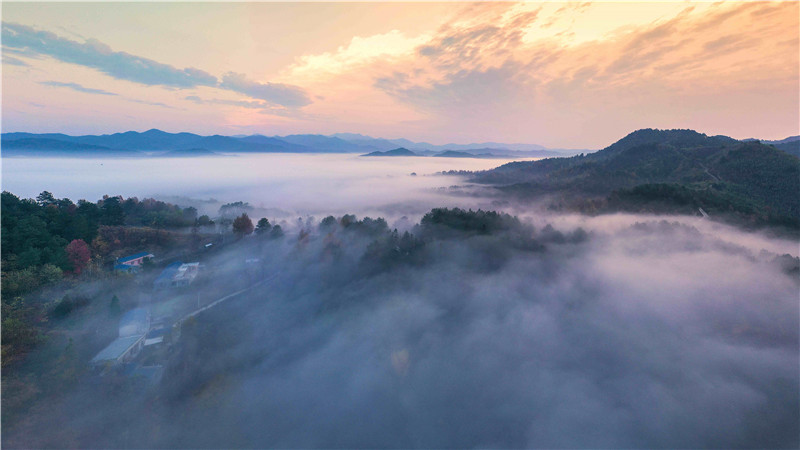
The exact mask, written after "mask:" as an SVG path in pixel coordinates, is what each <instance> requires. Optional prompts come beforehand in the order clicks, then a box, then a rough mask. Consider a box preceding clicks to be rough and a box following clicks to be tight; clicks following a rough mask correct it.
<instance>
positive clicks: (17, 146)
mask: <svg viewBox="0 0 800 450" xmlns="http://www.w3.org/2000/svg"><path fill="white" fill-rule="evenodd" d="M0 151H2V155H3V156H90V157H91V156H145V154H144V153H142V152H138V151H136V150H126V149H114V148H108V147H103V146H99V145H90V144H82V143H78V142H70V141H61V140H56V139H44V138H28V137H24V138H19V139H14V140H11V141H6V140H5V139H4V140H3V142H2V146H0Z"/></svg>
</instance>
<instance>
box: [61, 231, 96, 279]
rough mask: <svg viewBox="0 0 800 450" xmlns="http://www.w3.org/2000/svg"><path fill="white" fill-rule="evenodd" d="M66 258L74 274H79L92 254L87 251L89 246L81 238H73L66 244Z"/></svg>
mask: <svg viewBox="0 0 800 450" xmlns="http://www.w3.org/2000/svg"><path fill="white" fill-rule="evenodd" d="M66 250H67V258H68V259H69V262H70V263H72V271H73V272H74V273H75V274H80V273H81V271H82V270H83V269H84V267H86V264H88V263H89V260H90V259H91V257H92V255H91V253H90V252H89V246H88V245H86V242H84V240H83V239H74V240H73V241H72V242H70V243H69V244H67V249H66Z"/></svg>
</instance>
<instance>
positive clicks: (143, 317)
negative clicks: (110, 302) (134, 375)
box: [91, 308, 150, 366]
mask: <svg viewBox="0 0 800 450" xmlns="http://www.w3.org/2000/svg"><path fill="white" fill-rule="evenodd" d="M149 328H150V313H149V312H148V311H147V310H146V309H144V308H136V309H132V310H130V311H128V312H127V313H125V315H124V316H122V318H121V319H120V321H119V333H118V337H117V339H115V340H114V341H113V342H111V343H110V344H108V346H106V348H104V349H102V350H100V352H99V353H98V354H97V355H95V357H94V358H92V360H91V364H92V365H95V366H108V365H112V366H116V365H119V364H125V363H128V362H130V361H132V360H133V359H134V358H136V356H137V355H138V354H139V352H140V351H141V350H142V347H144V341H145V335H146V334H147V330H148V329H149Z"/></svg>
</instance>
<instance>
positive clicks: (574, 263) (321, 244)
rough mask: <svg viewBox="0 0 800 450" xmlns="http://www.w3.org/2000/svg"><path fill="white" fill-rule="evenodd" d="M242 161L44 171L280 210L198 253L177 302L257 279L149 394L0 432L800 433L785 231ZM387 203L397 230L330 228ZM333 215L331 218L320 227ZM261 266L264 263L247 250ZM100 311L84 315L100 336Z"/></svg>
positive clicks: (103, 386) (285, 437) (507, 437)
mask: <svg viewBox="0 0 800 450" xmlns="http://www.w3.org/2000/svg"><path fill="white" fill-rule="evenodd" d="M269 157H270V158H273V157H274V158H278V156H277V155H269ZM249 158H250V157H249V156H245V157H238V158H235V159H232V161H233V162H230V161H227V162H225V163H224V164H225V167H226V169H225V170H224V173H225V174H226V175H224V176H221V177H219V176H218V175H216V174H207V175H203V173H202V171H200V170H199V169H198V167H200V166H193V164H200V165H201V166H202V165H203V164H205V162H200V163H194V162H186V163H184V162H183V161H174V164H188V165H189V168H187V170H186V171H180V170H177V169H176V168H175V167H174V166H173V167H171V168H170V170H168V169H167V168H165V169H164V170H165V172H154V173H148V172H143V170H141V169H142V168H141V167H138V166H137V168H136V169H135V170H132V169H127V170H130V172H128V171H127V170H122V169H121V166H120V167H117V166H115V164H117V162H110V163H109V162H105V163H104V166H103V167H107V166H108V168H107V169H103V170H109V171H111V172H113V171H114V170H115V169H120V176H119V177H117V180H118V181H119V183H116V182H115V183H110V182H109V181H108V180H106V179H103V178H93V179H89V180H88V181H87V182H86V183H83V182H82V183H81V184H79V185H78V186H76V187H73V188H70V187H68V186H67V183H66V178H63V179H59V178H58V177H55V178H54V179H55V181H54V183H56V185H57V184H58V183H63V184H61V185H60V186H56V185H54V186H55V187H54V188H53V191H54V193H57V195H68V194H71V192H70V191H69V189H74V190H75V191H74V192H78V191H79V190H83V191H82V192H84V194H80V195H86V196H88V197H90V198H91V196H92V195H95V194H92V193H93V192H95V191H99V190H102V189H105V188H106V187H107V186H110V185H113V186H114V187H115V188H117V189H115V190H114V193H123V194H124V193H127V195H134V194H136V195H140V196H144V195H148V194H146V193H152V192H163V193H174V194H176V195H185V196H189V197H194V198H214V199H218V200H220V201H234V200H244V201H248V202H251V203H252V204H253V205H256V206H257V207H259V208H261V210H262V211H271V212H273V213H279V212H280V211H285V212H286V215H285V217H286V219H285V220H287V221H288V220H289V218H293V219H292V220H291V222H288V223H290V225H289V226H287V230H288V231H287V233H286V235H285V236H284V237H283V238H279V239H263V238H260V237H258V236H247V237H245V238H243V239H242V240H241V241H239V242H238V243H235V244H232V245H229V246H227V247H226V248H225V249H223V250H222V251H220V252H219V253H217V254H215V255H213V256H211V257H209V258H208V260H207V261H204V263H203V264H204V266H205V267H206V270H207V273H206V275H204V277H205V280H204V281H203V284H201V285H199V286H195V287H194V288H192V289H194V290H192V291H190V293H189V294H188V295H197V296H198V302H200V298H201V296H203V295H206V296H208V297H209V298H212V297H214V296H220V297H221V296H222V294H223V293H227V292H232V291H235V290H238V289H246V291H244V292H243V293H242V294H240V295H238V296H237V297H236V298H234V299H232V300H230V301H227V302H225V303H223V304H220V305H219V306H215V307H214V308H212V309H209V310H207V311H204V312H202V313H200V314H199V315H197V316H196V317H194V318H193V319H192V320H190V321H187V322H184V323H183V326H182V328H181V336H180V340H178V341H177V342H176V344H175V345H174V347H173V348H172V349H171V350H170V353H169V357H168V359H167V362H166V363H165V372H164V376H163V378H162V379H161V381H160V382H159V383H158V384H157V385H155V386H149V387H147V388H131V387H130V386H128V385H127V384H125V383H124V382H119V381H116V382H113V383H109V382H99V381H98V380H97V379H96V378H89V377H88V376H87V377H86V378H84V379H83V380H82V381H81V382H79V383H78V384H77V386H76V387H75V388H74V390H71V391H69V392H65V393H63V395H62V396H60V397H59V400H58V401H57V402H54V403H50V404H47V405H38V406H36V407H34V409H32V410H31V411H32V412H31V414H30V417H29V418H27V419H26V420H22V421H17V422H16V423H15V424H14V426H13V427H11V428H7V427H6V426H4V428H3V445H4V446H7V447H80V448H276V447H277V448H387V447H391V448H474V447H492V448H523V447H525V448H678V447H680V448H686V447H692V448H696V447H704V448H754V447H759V448H763V447H769V448H796V447H797V446H798V444H800V442H798V435H800V425H798V424H800V411H799V410H798V404H800V391H799V390H798V387H799V386H800V369H799V367H800V358H799V357H798V355H799V354H800V348H799V346H798V339H799V338H800V335H799V333H798V329H799V324H798V317H800V308H799V307H798V288H799V287H800V279H799V278H798V274H800V265H799V264H798V259H797V257H798V253H800V252H799V251H798V243H797V242H796V241H794V240H791V239H785V238H778V237H774V236H769V235H766V234H761V233H756V232H747V231H742V230H739V229H737V228H735V227H731V226H728V225H724V224H720V223H717V222H713V221H710V220H707V219H702V218H698V217H684V216H654V215H649V216H648V215H634V214H616V215H601V216H596V217H590V216H584V215H579V214H571V213H564V214H561V213H554V212H552V211H547V210H546V209H545V208H543V207H540V206H536V205H531V204H511V203H503V204H502V205H501V206H498V204H497V203H496V202H494V200H495V199H493V198H492V197H486V198H482V197H476V196H461V195H458V196H453V195H450V194H449V193H450V192H451V191H450V190H449V189H447V187H448V186H449V185H450V184H451V183H452V184H459V182H462V181H463V180H462V179H459V178H457V177H442V176H427V175H428V174H432V173H434V172H435V171H436V170H442V169H445V168H448V169H452V168H459V167H460V168H473V169H476V168H480V167H483V166H484V165H490V164H496V161H493V162H487V161H483V160H470V161H462V160H459V161H458V163H459V164H460V166H454V163H453V160H447V161H444V162H439V161H438V160H436V159H434V158H430V159H424V162H418V161H417V160H423V158H416V159H415V160H414V161H410V159H409V160H406V159H405V158H403V159H401V160H399V161H398V160H395V159H392V160H391V161H380V162H372V161H369V162H366V163H363V164H364V165H362V161H363V160H364V158H362V159H358V158H357V157H350V156H347V157H343V156H330V157H329V156H305V155H303V156H296V155H292V156H291V157H287V160H286V161H290V160H292V158H300V159H302V160H303V162H298V163H297V164H298V165H297V166H296V167H295V166H288V167H287V166H286V165H283V166H281V167H280V168H278V167H272V166H269V165H267V166H261V165H259V166H258V169H256V168H255V165H253V164H252V161H251V160H250V159H249ZM280 158H283V156H280ZM306 158H314V163H313V164H312V165H310V166H309V165H308V164H307V163H308V161H305V159H306ZM342 158H347V164H333V162H334V160H335V161H338V160H339V159H342ZM9 162H10V163H9ZM3 163H4V167H3V171H4V188H6V189H13V188H15V187H18V188H19V189H23V187H24V186H25V183H29V182H31V180H30V179H29V178H26V177H27V175H25V172H24V170H21V171H17V169H18V168H20V167H19V166H15V164H22V161H15V160H10V161H9V160H4V161H3ZM75 163H76V164H82V163H85V161H76V162H75ZM26 164H27V163H26ZM119 164H123V163H121V162H120V163H119ZM124 164H144V163H142V162H139V161H136V162H125V163H124ZM170 164H172V163H170ZM329 164H330V165H329ZM56 167H57V164H56V163H55V162H47V164H46V165H45V167H44V168H43V169H42V174H47V173H48V171H50V170H56ZM377 167H380V168H381V169H382V170H383V172H381V171H376V168H377ZM301 168H302V169H303V170H302V171H300V169H301ZM190 169H191V170H190ZM68 170H73V169H72V168H70V169H68ZM96 170H98V169H97V168H96V167H95V168H93V169H91V171H92V172H94V173H95V175H93V176H100V175H97V172H95V171H96ZM412 171H416V172H417V173H418V175H417V176H416V177H412V176H410V175H409V173H410V172H412ZM6 173H9V174H13V175H12V176H11V177H9V178H6ZM142 173H146V175H142ZM75 176H76V177H77V176H78V175H75ZM6 183H7V185H6ZM31 183H32V182H31ZM95 183H96V184H95ZM139 183H141V186H139ZM461 184H463V182H462V183H461ZM32 185H33V183H32ZM223 186H224V188H223ZM42 188H47V186H42ZM173 188H174V189H173ZM442 188H444V189H442ZM31 189H32V188H31ZM36 189H40V188H36ZM40 190H41V189H40ZM456 192H459V191H458V190H456ZM21 193H23V194H27V191H24V190H22V191H21ZM72 195H74V194H72ZM493 202H494V203H493ZM493 204H494V206H495V208H492V209H495V210H498V211H501V212H503V211H505V212H508V213H510V214H512V215H513V216H514V217H512V216H503V215H501V216H499V218H498V219H497V220H496V221H490V222H489V225H490V226H489V227H488V228H480V227H473V225H470V224H467V225H463V226H453V225H452V224H451V223H445V222H435V221H434V222H431V220H429V219H423V215H424V214H425V213H426V212H428V211H429V210H430V209H431V208H432V207H449V208H452V207H453V206H465V207H478V206H483V207H486V206H487V205H488V206H489V207H491V206H492V205H493ZM376 211H377V212H378V213H380V214H379V215H380V216H382V217H385V218H386V219H387V222H388V226H387V225H380V224H376V223H375V222H374V221H367V220H364V221H363V222H358V223H356V225H352V220H349V219H344V218H342V214H344V213H351V214H355V215H356V216H357V218H358V219H363V218H364V217H365V216H367V215H371V216H372V217H373V218H375V217H376V216H377V214H375V213H376ZM326 214H333V215H334V216H335V218H336V220H335V221H328V222H322V223H321V221H322V219H323V217H324V215H326ZM298 215H299V219H298ZM312 216H313V217H312ZM404 216H405V218H404V219H402V218H403V217H404ZM268 217H269V218H270V220H271V221H272V220H273V219H274V218H275V217H273V216H268ZM425 217H430V216H425ZM515 217H516V218H515ZM254 218H255V216H254ZM517 218H518V219H517ZM401 219H402V220H401ZM359 224H360V225H359ZM398 225H399V226H398ZM394 228H400V230H399V231H398V232H397V233H394V232H393V231H392V230H393V229H394ZM406 230H407V231H409V232H410V233H409V234H408V235H404V234H403V231H406ZM254 259H258V261H259V262H258V264H259V266H258V269H257V275H252V274H251V273H249V272H248V270H250V269H249V268H248V266H247V264H246V261H247V260H251V261H252V260H254ZM112 283H113V280H112V281H105V282H98V283H95V284H92V285H87V286H84V287H82V289H83V290H84V291H85V292H86V293H87V295H93V294H92V293H93V292H101V291H102V292H106V291H108V290H109V289H110V287H109V286H110V285H111V284H112ZM119 295H120V297H121V298H123V299H125V301H126V302H127V305H128V306H130V307H133V306H146V307H147V306H149V305H151V302H152V301H153V300H152V299H150V298H149V296H148V295H143V294H142V292H140V291H137V290H135V289H134V290H131V291H130V292H121V293H120V294H119ZM98 320H99V319H83V320H82V321H79V322H77V323H76V324H75V325H74V328H73V329H74V330H77V331H79V332H82V333H84V334H83V335H82V336H88V337H86V339H90V340H94V341H96V344H95V347H98V348H101V347H102V345H104V344H102V342H105V341H103V339H104V337H103V335H102V333H100V334H99V335H98V332H97V331H92V330H96V329H100V328H101V327H102V326H105V325H102V324H99V323H98ZM112 326H113V324H112ZM90 356H91V355H88V357H90ZM5 388H7V386H4V389H5ZM7 406H8V405H5V404H4V407H7Z"/></svg>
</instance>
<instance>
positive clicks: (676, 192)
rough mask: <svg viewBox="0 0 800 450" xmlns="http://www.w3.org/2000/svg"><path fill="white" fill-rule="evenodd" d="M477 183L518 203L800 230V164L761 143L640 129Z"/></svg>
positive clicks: (489, 174) (507, 168) (481, 176)
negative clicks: (547, 201) (548, 198)
mask: <svg viewBox="0 0 800 450" xmlns="http://www.w3.org/2000/svg"><path fill="white" fill-rule="evenodd" d="M472 180H473V181H475V182H478V183H486V184H494V185H498V186H499V187H500V189H501V190H503V191H504V192H506V193H509V194H512V195H513V196H516V197H519V198H534V197H538V198H541V196H542V195H543V194H553V195H555V197H556V198H558V201H559V202H561V203H564V204H568V205H571V206H579V207H581V208H587V207H588V208H589V209H590V210H591V209H599V210H627V211H636V212H646V211H652V212H681V213H696V212H697V211H698V209H699V208H703V209H704V210H705V211H707V212H708V213H709V214H724V215H726V216H736V217H737V218H739V219H745V220H746V221H748V222H751V223H754V224H763V223H772V224H782V225H788V226H790V227H793V228H800V159H798V158H797V157H795V156H792V155H789V154H787V153H785V152H783V151H780V150H778V149H776V148H774V147H773V146H770V145H766V144H762V143H760V142H758V141H750V142H743V141H737V140H735V139H732V138H729V137H726V136H706V135H705V134H701V133H698V132H696V131H692V130H654V129H644V130H638V131H635V132H633V133H631V134H629V135H628V136H626V137H624V138H622V139H620V140H619V141H617V142H616V143H614V144H612V145H610V146H609V147H607V148H605V149H603V150H600V151H598V152H596V153H592V154H589V155H578V156H575V157H571V158H550V159H545V160H540V161H525V162H514V163H509V164H505V165H503V166H500V167H498V168H496V169H493V170H489V171H485V172H478V173H476V174H474V176H473V178H472Z"/></svg>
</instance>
